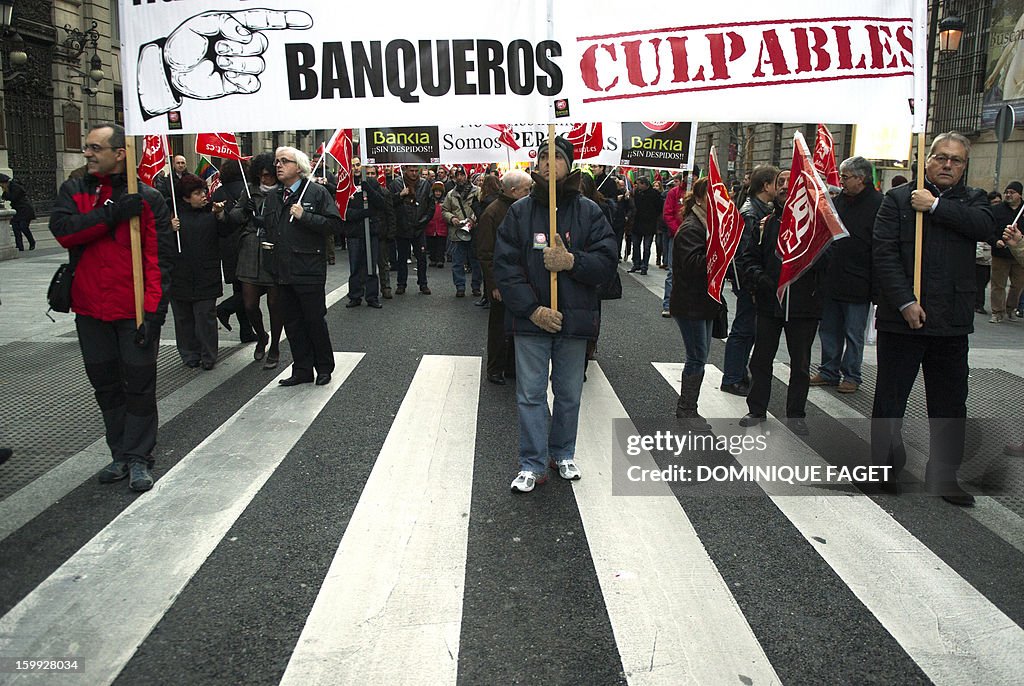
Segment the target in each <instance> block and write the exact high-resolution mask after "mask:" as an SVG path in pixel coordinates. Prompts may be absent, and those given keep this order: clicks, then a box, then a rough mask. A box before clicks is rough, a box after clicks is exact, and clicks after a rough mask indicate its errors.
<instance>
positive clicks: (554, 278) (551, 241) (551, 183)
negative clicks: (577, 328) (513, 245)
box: [548, 124, 558, 310]
mask: <svg viewBox="0 0 1024 686" xmlns="http://www.w3.org/2000/svg"><path fill="white" fill-rule="evenodd" d="M555 176H556V174H555V125H554V124H548V226H549V231H548V232H549V234H550V235H549V236H548V246H549V247H552V248H553V247H555V236H557V235H558V229H557V228H556V227H555V217H556V215H557V212H558V207H557V202H556V200H557V199H556V197H555V196H556V193H557V191H556V190H555ZM551 309H552V310H557V309H558V272H551Z"/></svg>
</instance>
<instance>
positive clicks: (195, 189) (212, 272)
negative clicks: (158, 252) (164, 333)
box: [170, 174, 231, 369]
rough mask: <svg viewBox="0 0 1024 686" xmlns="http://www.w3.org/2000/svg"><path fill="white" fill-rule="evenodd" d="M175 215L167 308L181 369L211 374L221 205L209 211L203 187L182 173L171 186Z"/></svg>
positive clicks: (223, 225) (226, 228)
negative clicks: (175, 247)
mask: <svg viewBox="0 0 1024 686" xmlns="http://www.w3.org/2000/svg"><path fill="white" fill-rule="evenodd" d="M174 190H175V191H176V192H177V194H178V200H179V201H180V202H179V204H178V216H177V217H175V218H173V219H172V220H171V226H172V227H173V228H174V230H175V231H177V232H178V236H179V237H180V238H181V251H180V252H179V253H178V254H177V255H176V257H175V260H174V267H173V269H172V270H171V293H170V295H171V309H172V310H173V312H174V338H175V341H176V342H177V344H178V354H180V355H181V360H182V362H184V363H185V366H187V367H192V368H195V367H198V366H199V365H200V364H202V366H203V369H213V365H214V364H216V362H217V310H216V305H217V298H219V297H220V296H221V294H222V293H223V292H224V289H223V288H222V286H221V281H220V251H219V247H218V239H219V238H220V237H221V236H226V235H228V234H229V233H231V226H230V225H229V224H228V223H227V222H226V221H225V216H224V204H223V203H214V204H213V206H212V211H211V206H210V202H209V200H208V198H207V197H206V182H205V181H203V180H202V179H200V178H199V177H198V176H194V175H192V174H185V175H184V176H182V177H181V181H179V182H178V184H177V185H176V186H175V187H174Z"/></svg>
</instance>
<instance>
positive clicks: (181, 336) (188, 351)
mask: <svg viewBox="0 0 1024 686" xmlns="http://www.w3.org/2000/svg"><path fill="white" fill-rule="evenodd" d="M216 305H217V300H216V299H215V298H210V299H209V300H179V299H178V298H172V299H171V311H172V312H173V313H174V342H175V343H176V344H177V346H178V354H179V355H181V361H182V362H185V363H186V364H187V363H189V362H200V361H202V362H207V363H209V364H213V363H214V362H216V361H217V309H216Z"/></svg>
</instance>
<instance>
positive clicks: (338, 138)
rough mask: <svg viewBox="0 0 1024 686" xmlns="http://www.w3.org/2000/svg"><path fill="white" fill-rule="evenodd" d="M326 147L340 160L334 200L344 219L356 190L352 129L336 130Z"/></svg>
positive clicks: (329, 153) (331, 154)
mask: <svg viewBox="0 0 1024 686" xmlns="http://www.w3.org/2000/svg"><path fill="white" fill-rule="evenodd" d="M324 149H325V150H326V151H327V154H328V155H330V156H331V157H333V158H334V159H336V160H337V161H338V165H339V167H338V188H337V190H335V192H334V202H335V203H336V204H337V205H338V212H340V213H341V218H342V219H344V218H345V216H346V215H347V214H348V201H349V199H350V198H351V197H352V195H353V194H354V193H355V192H356V187H355V182H354V181H353V179H352V129H338V130H337V131H335V132H334V135H333V136H331V140H329V141H328V142H327V146H326V147H325V148H324Z"/></svg>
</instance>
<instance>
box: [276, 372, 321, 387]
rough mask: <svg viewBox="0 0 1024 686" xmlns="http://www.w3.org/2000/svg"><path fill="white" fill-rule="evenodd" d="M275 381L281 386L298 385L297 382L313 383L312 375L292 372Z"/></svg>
mask: <svg viewBox="0 0 1024 686" xmlns="http://www.w3.org/2000/svg"><path fill="white" fill-rule="evenodd" d="M277 383H279V384H281V385H282V386H298V385H299V384H304V383H313V377H311V376H295V375H294V374H292V375H291V376H289V377H288V378H287V379H281V380H280V381H278V382H277Z"/></svg>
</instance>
